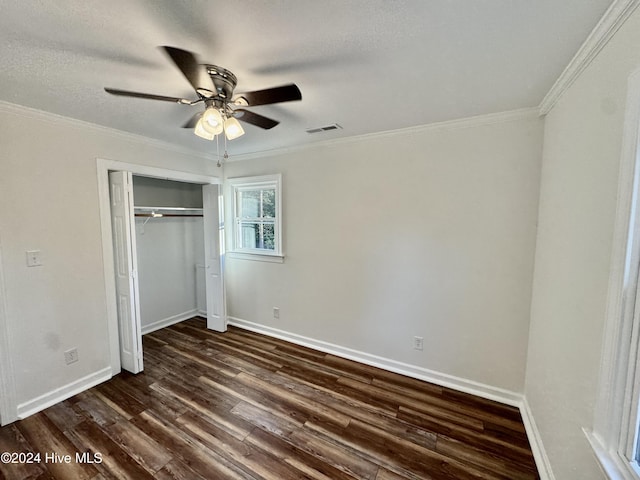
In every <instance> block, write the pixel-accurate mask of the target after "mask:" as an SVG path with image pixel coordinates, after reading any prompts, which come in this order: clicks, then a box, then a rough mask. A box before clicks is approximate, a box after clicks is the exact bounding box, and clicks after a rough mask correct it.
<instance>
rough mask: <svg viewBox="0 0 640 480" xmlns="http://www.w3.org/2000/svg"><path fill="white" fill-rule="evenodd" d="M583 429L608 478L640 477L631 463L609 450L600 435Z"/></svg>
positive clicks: (636, 479)
mask: <svg viewBox="0 0 640 480" xmlns="http://www.w3.org/2000/svg"><path fill="white" fill-rule="evenodd" d="M583 431H584V434H585V435H586V437H587V440H588V441H589V444H590V445H591V448H592V450H593V453H594V454H595V457H596V459H597V460H598V463H599V464H600V468H602V471H603V472H604V473H605V475H606V476H607V478H609V479H611V480H638V478H639V477H638V475H636V473H635V472H634V471H633V468H632V467H631V465H629V464H627V463H626V462H625V461H624V460H623V459H622V458H620V457H619V456H617V455H615V454H612V453H611V452H610V451H608V450H607V448H606V446H605V445H604V442H603V441H602V439H601V438H600V436H599V435H597V434H595V433H594V432H592V431H589V430H587V429H583Z"/></svg>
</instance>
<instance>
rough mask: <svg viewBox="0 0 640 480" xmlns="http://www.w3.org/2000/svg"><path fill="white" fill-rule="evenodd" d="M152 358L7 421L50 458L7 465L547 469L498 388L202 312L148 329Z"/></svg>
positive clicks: (99, 475)
mask: <svg viewBox="0 0 640 480" xmlns="http://www.w3.org/2000/svg"><path fill="white" fill-rule="evenodd" d="M144 362H145V371H144V373H141V374H139V375H131V374H128V373H122V374H120V375H118V376H116V377H114V378H113V379H111V380H110V381H108V382H106V383H103V384H101V385H99V386H97V387H95V388H93V389H91V390H88V391H86V392H83V393H81V394H79V395H76V396H75V397H73V398H71V399H69V400H66V401H64V402H61V403H59V404H57V405H55V406H53V407H51V408H48V409H47V410H45V411H43V412H40V413H38V414H36V415H33V416H31V417H29V418H27V419H25V420H22V421H19V422H16V423H14V424H12V425H8V426H6V427H3V428H1V429H0V452H14V453H15V454H16V455H17V454H18V453H19V454H21V455H22V459H23V460H24V459H27V457H26V456H28V455H29V456H31V458H30V460H37V458H35V457H36V455H37V454H40V459H39V460H40V461H39V462H38V461H34V462H33V463H1V462H0V478H3V479H8V480H21V479H27V478H29V479H31V478H33V479H36V478H37V479H47V480H50V479H58V480H60V479H73V480H77V479H78V480H79V479H95V480H103V479H111V478H118V479H134V480H138V479H141V480H144V479H149V478H157V479H164V480H169V479H177V480H198V479H206V480H211V479H214V480H216V479H243V480H249V479H255V480H260V479H265V480H300V479H316V480H347V479H371V480H428V479H433V480H440V479H446V480H466V479H502V480H521V479H522V480H525V479H526V480H529V479H538V478H539V477H538V474H537V472H536V469H535V464H534V461H533V457H532V454H531V449H530V447H529V443H528V441H527V438H526V435H525V431H524V427H523V424H522V420H521V418H520V414H519V412H518V410H517V409H515V408H512V407H509V406H505V405H501V404H499V403H496V402H492V401H489V400H484V399H481V398H477V397H473V396H471V395H467V394H463V393H460V392H456V391H454V390H450V389H447V388H442V387H439V386H436V385H432V384H429V383H425V382H420V381H418V380H414V379H411V378H407V377H403V376H401V375H396V374H392V373H389V372H386V371H383V370H379V369H376V368H373V367H369V366H365V365H362V364H358V363H355V362H351V361H348V360H344V359H342V358H338V357H335V356H332V355H328V354H324V353H321V352H317V351H314V350H311V349H308V348H303V347H299V346H296V345H293V344H290V343H287V342H284V341H280V340H277V339H272V338H269V337H265V336H262V335H258V334H254V333H251V332H247V331H244V330H240V329H237V328H229V331H228V332H226V333H224V334H220V333H215V332H211V331H208V330H206V329H205V321H204V320H203V319H201V318H194V319H191V320H188V321H186V322H182V323H180V324H177V325H174V326H172V327H169V328H165V329H163V330H159V331H157V332H154V333H152V334H149V335H146V336H145V337H144ZM53 455H57V457H54V456H53ZM65 455H68V456H69V457H65ZM65 459H69V460H70V461H69V462H68V463H66V462H65Z"/></svg>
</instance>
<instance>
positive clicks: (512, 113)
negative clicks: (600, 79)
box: [228, 0, 640, 162]
mask: <svg viewBox="0 0 640 480" xmlns="http://www.w3.org/2000/svg"><path fill="white" fill-rule="evenodd" d="M639 1H640V0H639ZM539 116H540V112H539V109H538V107H531V108H520V109H517V110H509V111H506V112H498V113H489V114H485V115H477V116H475V117H467V118H460V119H456V120H446V121H444V122H436V123H429V124H426V125H418V126H414V127H406V128H399V129H396V130H386V131H383V132H375V133H366V134H363V135H354V136H350V137H341V138H336V139H331V140H324V141H319V142H313V143H307V144H304V145H296V146H292V147H285V148H277V149H272V150H261V151H259V152H252V153H239V154H236V155H234V156H233V157H231V158H229V160H228V161H229V162H239V161H243V160H253V159H256V158H263V157H270V156H274V155H283V154H286V153H295V152H300V151H305V150H312V149H316V148H326V147H333V146H338V145H347V144H351V143H359V142H363V141H367V140H371V139H377V138H385V137H395V136H401V135H414V134H419V133H425V132H432V131H438V130H439V131H448V130H459V129H462V128H471V127H479V126H485V125H493V124H496V123H505V122H512V121H517V120H527V119H529V120H530V119H535V118H537V117H539Z"/></svg>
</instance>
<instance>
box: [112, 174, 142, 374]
mask: <svg viewBox="0 0 640 480" xmlns="http://www.w3.org/2000/svg"><path fill="white" fill-rule="evenodd" d="M109 187H110V188H109V191H110V199H111V227H112V234H113V247H114V259H115V274H116V296H117V307H118V332H119V336H120V362H121V364H122V368H123V369H124V370H127V371H129V372H131V373H138V372H141V371H142V368H143V365H142V334H141V331H140V303H139V299H138V275H137V261H136V245H135V241H136V237H135V234H134V232H135V226H134V216H133V179H132V175H131V172H111V173H109Z"/></svg>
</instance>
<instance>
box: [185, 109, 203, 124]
mask: <svg viewBox="0 0 640 480" xmlns="http://www.w3.org/2000/svg"><path fill="white" fill-rule="evenodd" d="M202 113H203V112H198V113H196V114H195V115H194V116H193V117H191V118H190V119H189V121H188V122H187V123H185V124H184V125H183V126H182V128H195V127H196V123H198V120H200V117H202Z"/></svg>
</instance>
